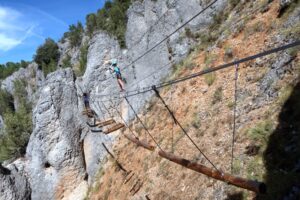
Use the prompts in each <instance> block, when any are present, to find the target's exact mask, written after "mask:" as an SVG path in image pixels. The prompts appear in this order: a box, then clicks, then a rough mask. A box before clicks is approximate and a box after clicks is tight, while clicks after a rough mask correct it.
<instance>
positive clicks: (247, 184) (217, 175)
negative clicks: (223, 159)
mask: <svg viewBox="0 0 300 200" xmlns="http://www.w3.org/2000/svg"><path fill="white" fill-rule="evenodd" d="M158 154H159V155H160V156H161V157H163V158H165V159H168V160H170V161H172V162H175V163H177V164H179V165H182V166H184V167H186V168H189V169H191V170H194V171H196V172H199V173H202V174H205V175H207V176H209V177H212V178H214V179H217V180H220V181H224V182H226V183H228V184H231V185H235V186H237V187H240V188H244V189H247V190H251V191H253V192H256V193H260V194H264V193H266V185H265V184H264V183H262V182H258V181H253V180H248V179H244V178H240V177H236V176H233V175H231V174H228V173H221V172H219V171H217V170H215V169H211V168H208V167H206V166H204V165H201V164H198V163H196V162H192V161H189V160H186V159H184V158H180V157H178V156H175V155H174V154H170V153H166V152H164V151H159V153H158Z"/></svg>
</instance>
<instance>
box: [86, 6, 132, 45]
mask: <svg viewBox="0 0 300 200" xmlns="http://www.w3.org/2000/svg"><path fill="white" fill-rule="evenodd" d="M130 4H131V1H130V0H112V1H106V2H105V4H104V7H103V8H102V9H100V10H98V12H97V14H93V13H92V14H89V15H87V16H86V27H87V33H88V35H89V36H91V35H92V34H93V32H94V31H95V30H104V31H107V32H108V33H109V34H111V35H113V36H115V37H116V38H117V39H118V41H119V43H120V46H121V47H125V46H126V44H125V31H126V25H127V16H126V11H127V9H128V8H129V6H130Z"/></svg>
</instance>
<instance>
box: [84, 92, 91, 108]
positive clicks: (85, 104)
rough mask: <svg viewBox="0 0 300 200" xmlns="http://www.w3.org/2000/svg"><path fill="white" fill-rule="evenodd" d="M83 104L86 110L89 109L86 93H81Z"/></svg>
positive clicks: (88, 99)
mask: <svg viewBox="0 0 300 200" xmlns="http://www.w3.org/2000/svg"><path fill="white" fill-rule="evenodd" d="M83 102H84V106H85V108H86V109H90V98H89V95H88V94H87V93H83Z"/></svg>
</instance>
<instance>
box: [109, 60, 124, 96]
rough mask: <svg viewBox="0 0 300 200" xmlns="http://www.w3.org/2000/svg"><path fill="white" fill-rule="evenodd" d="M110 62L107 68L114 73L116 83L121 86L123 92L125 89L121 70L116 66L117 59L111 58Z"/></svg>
mask: <svg viewBox="0 0 300 200" xmlns="http://www.w3.org/2000/svg"><path fill="white" fill-rule="evenodd" d="M110 63H111V66H110V68H109V70H110V71H111V73H115V75H116V78H117V81H118V84H119V86H120V88H121V92H123V91H125V89H124V88H125V83H124V81H123V78H122V74H121V70H120V68H119V67H118V66H117V60H116V59H113V60H112V61H111V62H110Z"/></svg>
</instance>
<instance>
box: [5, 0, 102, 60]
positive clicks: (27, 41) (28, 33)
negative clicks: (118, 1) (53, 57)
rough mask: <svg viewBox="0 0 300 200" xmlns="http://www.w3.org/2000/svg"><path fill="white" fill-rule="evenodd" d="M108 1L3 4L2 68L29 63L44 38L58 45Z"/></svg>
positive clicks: (32, 0)
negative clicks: (68, 32)
mask: <svg viewBox="0 0 300 200" xmlns="http://www.w3.org/2000/svg"><path fill="white" fill-rule="evenodd" d="M104 2H105V0H50V1H46V0H0V64H3V63H6V62H8V61H13V62H18V61H20V60H26V61H30V60H32V56H33V55H34V54H35V51H36V49H37V47H38V46H39V45H41V44H42V43H43V42H44V40H45V38H47V37H51V38H53V39H55V40H56V41H57V40H58V39H60V38H61V37H62V35H63V33H64V32H66V31H67V30H68V27H69V25H70V24H75V23H77V21H81V22H83V24H84V22H85V16H86V15H87V14H88V13H91V12H96V11H97V10H98V9H99V8H101V7H102V6H103V4H104Z"/></svg>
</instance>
